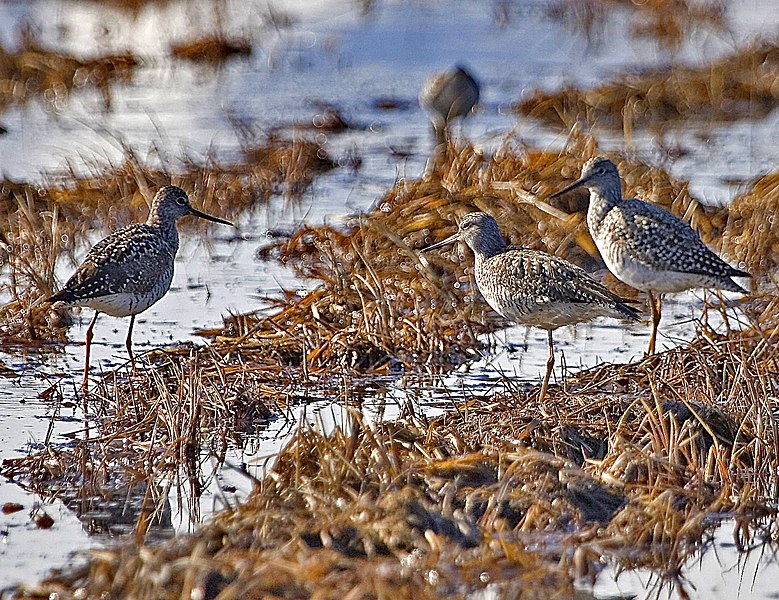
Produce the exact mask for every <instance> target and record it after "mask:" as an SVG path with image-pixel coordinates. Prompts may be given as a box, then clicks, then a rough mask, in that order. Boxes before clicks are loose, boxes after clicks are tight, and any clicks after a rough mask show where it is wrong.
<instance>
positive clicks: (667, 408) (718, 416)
mask: <svg viewBox="0 0 779 600" xmlns="http://www.w3.org/2000/svg"><path fill="white" fill-rule="evenodd" d="M776 304H777V303H776V300H775V299H774V300H773V301H770V302H769V305H768V306H766V307H765V310H764V313H763V314H762V315H760V316H759V317H758V319H759V320H760V325H759V326H758V325H756V326H755V327H753V328H749V329H747V330H745V331H742V332H733V333H731V334H729V335H727V336H723V335H716V334H714V333H713V332H712V331H710V330H706V329H704V330H702V331H701V332H700V334H699V336H698V337H697V338H696V340H695V341H694V342H693V343H692V344H691V345H690V346H686V347H681V348H677V349H674V350H672V351H669V352H667V353H663V354H661V355H657V356H654V357H651V358H649V359H646V360H645V361H643V362H640V363H637V364H632V365H604V366H602V367H598V368H596V369H593V370H590V371H587V372H583V373H579V374H577V375H576V376H575V377H574V378H572V379H571V380H569V381H568V382H567V383H566V386H565V387H564V388H563V387H555V388H552V389H551V390H550V396H549V397H548V399H547V401H546V402H545V403H544V405H543V406H538V405H537V403H534V401H533V400H532V399H531V398H530V397H529V396H528V395H527V394H524V393H512V394H499V395H496V396H494V397H491V398H488V399H481V400H478V399H472V400H469V401H468V402H467V403H466V404H464V405H462V406H460V407H459V408H458V410H457V411H453V412H451V413H449V414H447V415H446V416H444V417H441V418H437V419H435V420H433V421H430V422H428V421H425V420H424V419H422V418H418V417H412V418H410V419H408V420H406V421H403V422H398V423H389V424H365V423H363V422H362V421H361V418H360V417H359V416H357V415H358V414H359V413H358V412H356V411H355V412H351V413H349V414H350V415H351V416H350V417H349V419H348V421H347V422H346V423H344V424H343V425H342V426H341V427H340V428H337V429H336V430H335V431H334V432H333V433H332V434H331V435H329V436H325V435H322V434H321V433H319V432H318V431H314V430H311V429H308V428H303V429H302V430H300V431H299V432H298V433H297V434H296V435H295V436H294V438H293V439H292V441H291V442H290V444H289V445H288V446H287V447H286V448H285V449H284V450H283V451H282V452H281V453H280V455H279V457H278V460H277V462H276V465H275V466H274V467H273V469H272V470H271V471H270V472H269V473H268V475H267V476H266V477H265V478H264V479H263V480H261V481H260V482H258V484H257V487H256V489H255V491H254V493H253V494H252V495H251V496H250V497H249V498H248V500H247V501H246V502H244V503H242V504H240V505H238V506H236V507H234V508H233V509H230V510H227V511H224V512H222V513H219V514H217V515H216V516H215V517H214V518H213V519H212V520H211V521H210V522H209V523H207V524H206V525H205V526H204V527H203V528H201V530H199V532H198V533H197V534H196V535H194V536H188V537H180V538H176V539H174V540H171V541H170V542H165V543H163V544H161V545H158V546H153V547H152V546H137V545H129V544H126V545H123V546H121V547H119V548H115V549H112V550H101V551H98V552H93V553H92V554H91V558H90V560H89V562H88V564H87V565H86V566H85V567H84V568H82V569H79V570H77V571H73V572H70V573H68V574H66V575H63V576H56V577H54V578H51V579H49V580H48V581H46V582H44V583H42V584H40V585H39V586H38V587H32V588H28V589H27V590H26V592H25V593H24V594H22V595H21V597H25V598H33V597H41V596H43V597H46V595H47V594H50V593H52V592H57V593H58V594H60V597H62V598H71V597H73V598H76V597H78V598H97V597H101V596H102V595H104V594H111V595H113V596H116V597H124V596H128V595H132V596H133V597H138V598H178V597H182V596H186V597H191V596H193V595H196V597H208V598H217V597H218V598H243V597H263V596H264V595H273V596H276V597H282V598H293V597H294V598H336V597H344V596H346V597H352V596H353V597H367V598H381V597H399V596H400V597H423V598H439V597H452V596H454V597H465V596H467V595H468V594H469V593H473V592H474V591H476V590H479V589H483V588H485V587H486V586H487V585H488V584H489V585H491V586H492V587H491V589H492V590H493V591H494V592H495V593H497V594H498V597H518V598H552V597H555V598H571V597H573V589H574V588H573V586H574V583H575V582H580V583H581V582H586V581H594V580H595V579H596V578H597V576H598V574H599V573H600V572H601V570H602V569H603V568H604V565H605V564H612V565H615V566H616V567H617V568H618V569H632V568H638V567H641V568H648V569H651V570H653V571H654V572H656V573H658V576H659V577H660V578H661V580H663V581H665V582H666V583H667V584H670V585H674V586H676V587H677V589H678V591H679V593H680V594H681V595H682V596H683V597H686V594H687V590H686V588H685V579H684V565H685V563H686V561H687V560H689V559H690V557H691V556H693V555H694V554H695V553H696V552H698V551H699V550H701V549H702V548H705V547H706V545H707V544H708V543H709V539H710V537H709V536H710V535H711V533H712V532H713V530H714V529H715V528H716V527H717V526H718V525H719V523H720V520H721V519H724V518H728V519H731V520H735V523H736V524H737V531H738V539H739V540H740V544H742V548H746V547H747V546H748V545H749V543H750V540H752V539H760V540H763V541H765V540H769V541H770V540H775V536H776V534H777V531H776V527H775V525H776V511H775V508H774V506H773V502H772V498H773V490H775V489H776V485H777V483H779V482H777V473H778V472H779V469H777V464H776V460H777V456H779V452H777V451H778V450H779V434H778V433H777V430H776V427H775V424H774V420H773V417H772V414H773V412H774V411H775V409H776V403H775V398H774V397H773V395H772V391H771V390H773V389H774V386H775V385H776V384H777V381H776V373H777V372H779V369H777V367H778V366H779V364H778V361H779V351H778V350H777V344H776V336H777V335H778V334H777V328H776V315H777V310H776V309H777V305H776ZM573 432H575V433H573ZM529 446H537V447H543V448H544V449H545V450H547V452H544V451H541V450H538V449H533V448H531V447H529Z"/></svg>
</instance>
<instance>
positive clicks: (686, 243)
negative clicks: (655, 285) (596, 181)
mask: <svg viewBox="0 0 779 600" xmlns="http://www.w3.org/2000/svg"><path fill="white" fill-rule="evenodd" d="M616 210H617V211H619V214H618V215H615V216H617V218H618V219H619V220H621V221H622V222H623V223H624V225H625V226H626V227H627V229H628V230H629V232H630V235H629V236H627V237H626V238H625V239H624V242H625V246H626V248H627V249H628V251H629V252H630V254H631V256H632V257H633V258H634V259H636V260H638V261H640V262H643V263H645V264H650V265H652V266H654V267H655V268H661V269H665V270H668V271H678V272H684V273H695V274H700V275H711V276H714V277H722V276H732V275H739V274H740V273H741V272H740V271H738V270H737V269H734V268H733V267H731V266H730V265H729V264H728V263H726V262H725V261H724V260H722V259H721V258H720V257H719V256H717V255H716V254H715V253H714V252H712V251H711V250H709V248H707V247H706V245H705V244H704V243H703V242H702V241H701V238H700V236H699V235H698V233H697V232H696V231H695V230H693V229H692V228H691V227H690V226H689V225H688V224H687V223H685V222H684V221H682V220H681V219H679V218H678V217H676V216H674V215H672V214H671V213H669V212H668V211H666V210H664V209H662V208H660V207H659V206H655V205H654V204H650V203H648V202H643V201H641V200H635V199H633V200H626V201H624V202H623V203H622V204H621V205H620V206H619V207H617V209H616ZM612 212H614V210H612Z"/></svg>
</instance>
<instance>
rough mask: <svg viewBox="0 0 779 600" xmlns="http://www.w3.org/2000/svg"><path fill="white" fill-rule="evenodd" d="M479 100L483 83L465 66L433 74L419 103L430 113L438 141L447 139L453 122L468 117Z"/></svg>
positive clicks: (440, 142) (438, 142)
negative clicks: (478, 81) (480, 87)
mask: <svg viewBox="0 0 779 600" xmlns="http://www.w3.org/2000/svg"><path fill="white" fill-rule="evenodd" d="M478 102H479V84H478V83H477V81H476V80H475V79H474V78H473V76H472V75H471V74H470V73H469V72H468V71H466V70H465V68H464V67H460V66H457V67H454V68H453V69H450V70H448V71H442V72H440V73H436V74H434V75H432V76H431V77H430V78H429V79H428V80H427V81H425V84H424V86H423V87H422V91H421V92H420V93H419V104H420V105H421V106H422V107H423V108H424V109H425V110H427V112H428V113H429V114H430V121H431V122H432V123H433V130H434V131H435V136H436V142H437V144H439V145H440V144H443V143H444V142H446V140H447V137H448V135H449V124H450V123H451V122H452V121H453V120H455V119H462V118H464V117H466V116H467V115H468V114H469V113H470V112H471V110H472V109H473V107H474V106H476V104H477V103H478Z"/></svg>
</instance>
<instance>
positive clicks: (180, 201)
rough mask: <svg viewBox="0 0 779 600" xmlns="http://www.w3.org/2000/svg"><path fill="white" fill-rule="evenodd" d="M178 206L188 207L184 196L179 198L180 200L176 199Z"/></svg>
mask: <svg viewBox="0 0 779 600" xmlns="http://www.w3.org/2000/svg"><path fill="white" fill-rule="evenodd" d="M176 204H178V205H179V206H186V204H187V199H186V198H185V197H184V196H179V197H178V198H176Z"/></svg>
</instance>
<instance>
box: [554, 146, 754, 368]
mask: <svg viewBox="0 0 779 600" xmlns="http://www.w3.org/2000/svg"><path fill="white" fill-rule="evenodd" d="M578 187H586V188H587V189H589V191H590V204H589V207H588V209H587V227H588V228H589V230H590V235H591V236H592V239H593V240H594V241H595V245H596V246H597V247H598V250H599V252H600V255H601V257H602V258H603V262H605V263H606V266H607V267H608V268H609V270H610V271H611V272H612V273H613V274H614V276H615V277H616V278H617V279H619V280H621V281H624V282H625V283H627V284H628V285H629V286H631V287H634V288H636V289H639V290H642V291H644V292H647V294H648V296H649V305H650V308H651V310H652V334H651V335H650V337H649V350H648V354H654V352H655V341H656V338H657V328H658V326H659V325H660V317H661V310H662V298H663V294H665V293H673V292H681V291H683V290H688V289H691V288H699V287H701V288H708V287H714V288H721V289H724V290H729V291H732V292H741V293H746V290H745V289H744V288H742V287H741V286H740V285H738V284H737V283H736V282H735V281H733V279H732V278H733V277H750V275H749V273H746V272H744V271H741V270H739V269H736V268H733V267H731V266H730V265H729V264H728V263H726V262H725V261H723V260H722V259H721V258H720V257H719V256H717V255H716V254H714V252H712V251H711V250H709V249H708V248H707V247H706V246H705V245H704V243H703V242H702V241H701V238H700V236H699V235H698V234H697V233H696V232H695V231H694V230H693V229H692V228H691V227H690V226H689V225H688V224H687V223H685V222H684V221H682V220H681V219H679V218H678V217H676V216H674V215H672V214H671V213H669V212H668V211H666V210H664V209H662V208H660V207H659V206H656V205H654V204H650V203H649V202H644V201H643V200H637V199H635V198H623V197H622V183H621V181H620V178H619V171H618V170H617V167H616V165H614V163H613V162H611V161H610V160H609V159H607V158H602V157H595V158H592V159H590V160H588V161H587V162H586V163H584V167H582V174H581V177H580V178H579V179H577V180H576V181H574V182H573V183H572V184H570V185H568V186H566V187H564V188H563V189H561V190H560V191H559V192H555V193H554V194H552V195H551V196H549V198H550V199H551V198H556V197H557V196H560V195H562V194H565V193H566V192H568V191H570V190H573V189H575V188H578ZM655 296H657V297H656V298H655Z"/></svg>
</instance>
